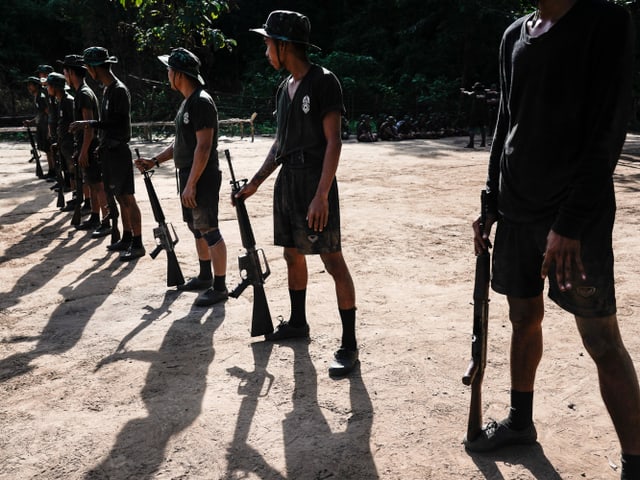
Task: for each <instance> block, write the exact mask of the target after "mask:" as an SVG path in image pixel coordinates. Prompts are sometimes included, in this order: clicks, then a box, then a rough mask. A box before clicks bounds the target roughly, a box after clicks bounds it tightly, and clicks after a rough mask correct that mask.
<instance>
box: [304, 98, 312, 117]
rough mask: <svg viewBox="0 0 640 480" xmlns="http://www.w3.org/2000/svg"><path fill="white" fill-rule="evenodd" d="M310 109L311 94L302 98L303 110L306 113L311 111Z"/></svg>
mask: <svg viewBox="0 0 640 480" xmlns="http://www.w3.org/2000/svg"><path fill="white" fill-rule="evenodd" d="M310 110H311V99H310V98H309V95H305V96H304V98H303V99H302V111H303V112H304V113H309V111H310Z"/></svg>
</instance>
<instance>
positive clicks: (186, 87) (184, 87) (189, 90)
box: [179, 82, 198, 98]
mask: <svg viewBox="0 0 640 480" xmlns="http://www.w3.org/2000/svg"><path fill="white" fill-rule="evenodd" d="M197 89H198V86H197V85H195V84H194V83H193V82H183V83H182V84H181V85H180V88H179V90H180V93H181V94H182V96H183V97H184V98H189V97H190V96H191V95H192V94H193V92H195V91H196V90H197Z"/></svg>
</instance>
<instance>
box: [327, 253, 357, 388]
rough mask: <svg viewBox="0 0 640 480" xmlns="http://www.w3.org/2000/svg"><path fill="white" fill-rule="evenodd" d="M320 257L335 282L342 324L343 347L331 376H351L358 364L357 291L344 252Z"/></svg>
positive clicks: (338, 352) (332, 366) (332, 367)
mask: <svg viewBox="0 0 640 480" xmlns="http://www.w3.org/2000/svg"><path fill="white" fill-rule="evenodd" d="M320 257H321V258H322V261H323V263H324V266H325V267H326V269H327V272H328V273H329V274H330V275H331V276H332V277H333V280H334V282H335V287H336V297H337V300H338V311H339V312H340V320H341V322H342V340H341V345H340V348H339V349H338V351H337V352H336V353H335V355H334V359H333V362H332V363H331V365H330V366H329V375H331V376H336V377H340V376H344V375H347V374H349V373H350V372H351V371H352V370H353V368H354V367H355V366H356V364H357V363H358V343H357V342H356V291H355V287H354V286H353V279H352V278H351V273H350V272H349V268H348V267H347V264H346V262H345V261H344V257H343V256H342V252H334V253H325V254H322V255H320Z"/></svg>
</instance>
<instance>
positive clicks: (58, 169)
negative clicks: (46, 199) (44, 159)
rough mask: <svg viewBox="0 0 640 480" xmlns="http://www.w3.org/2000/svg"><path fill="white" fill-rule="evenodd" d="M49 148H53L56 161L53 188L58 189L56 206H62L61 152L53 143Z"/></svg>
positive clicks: (63, 181) (62, 177) (63, 182)
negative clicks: (54, 184)
mask: <svg viewBox="0 0 640 480" xmlns="http://www.w3.org/2000/svg"><path fill="white" fill-rule="evenodd" d="M51 150H53V155H54V156H55V161H56V184H57V187H56V186H54V188H55V189H56V190H57V191H58V201H57V202H56V207H58V208H64V184H65V180H64V174H63V166H62V154H61V153H60V148H58V145H57V144H55V143H54V144H53V145H52V146H51Z"/></svg>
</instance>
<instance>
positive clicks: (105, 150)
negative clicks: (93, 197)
mask: <svg viewBox="0 0 640 480" xmlns="http://www.w3.org/2000/svg"><path fill="white" fill-rule="evenodd" d="M98 155H99V156H100V166H101V169H102V181H103V182H104V187H105V189H106V190H107V192H110V193H112V194H113V195H114V196H115V197H118V196H120V195H133V194H134V193H135V183H134V181H133V162H132V161H131V159H132V157H131V150H129V145H128V144H126V143H118V144H116V145H113V146H109V147H107V146H104V145H101V146H100V148H99V149H98Z"/></svg>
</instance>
